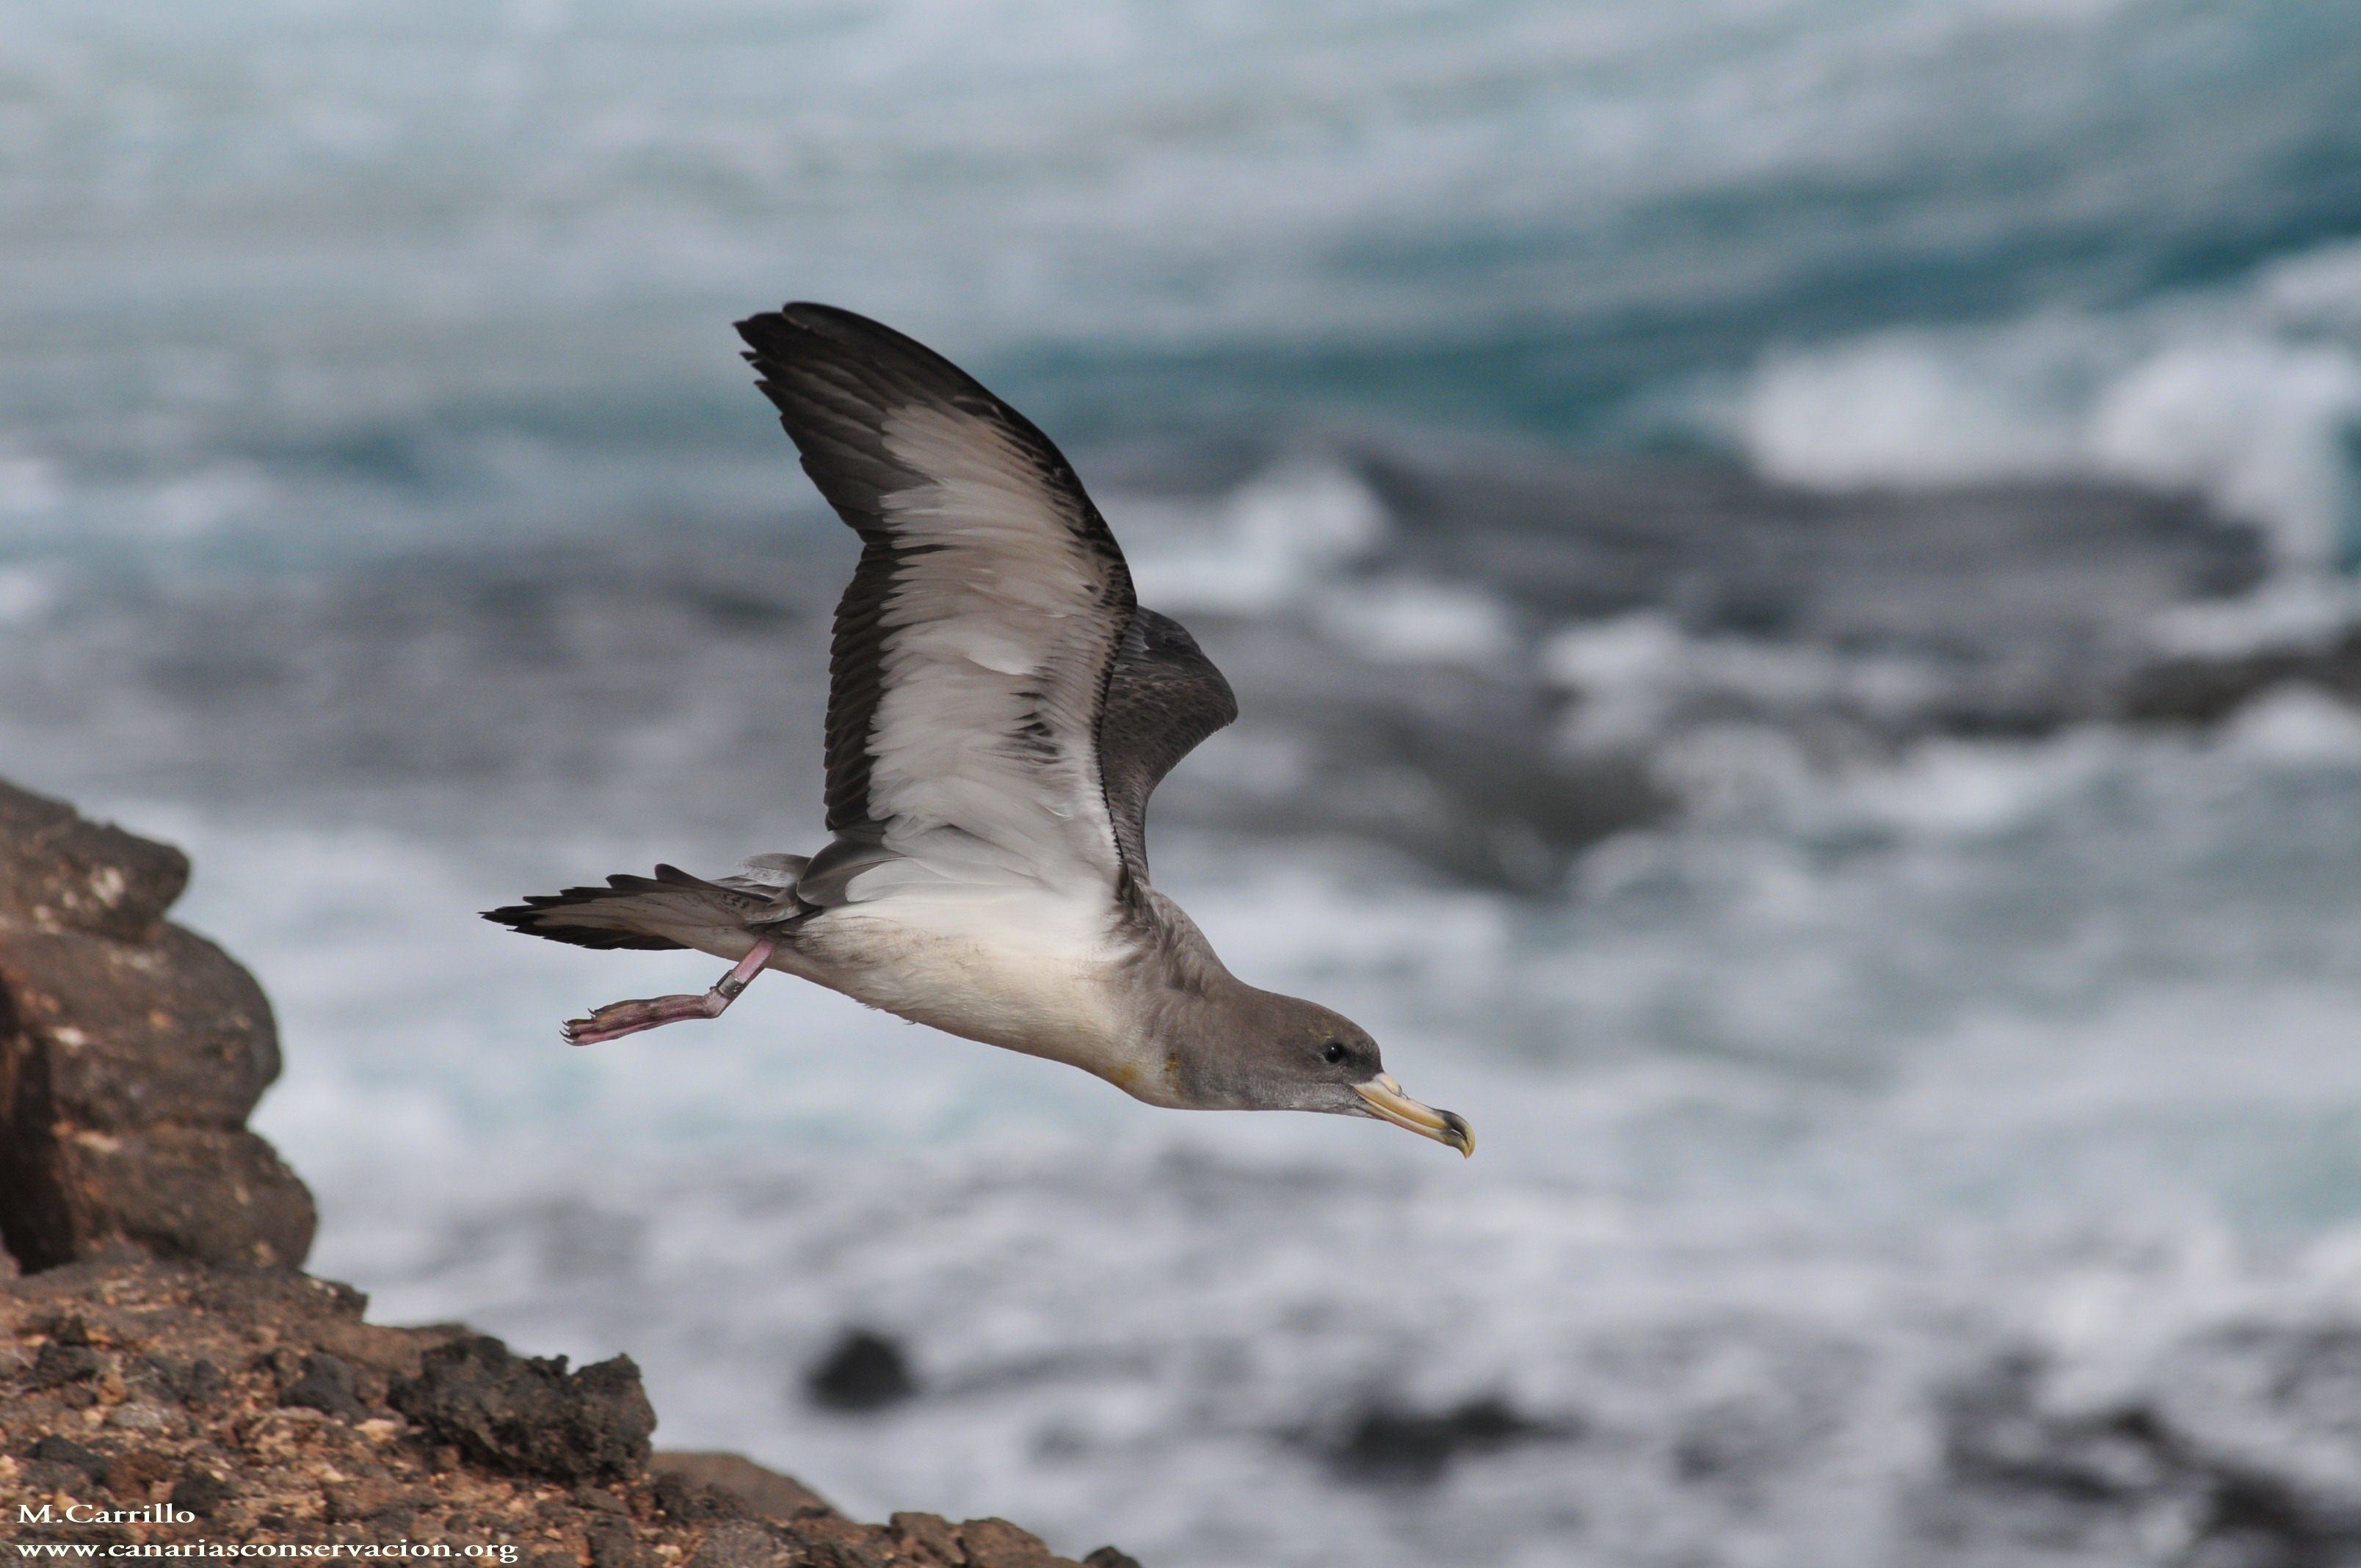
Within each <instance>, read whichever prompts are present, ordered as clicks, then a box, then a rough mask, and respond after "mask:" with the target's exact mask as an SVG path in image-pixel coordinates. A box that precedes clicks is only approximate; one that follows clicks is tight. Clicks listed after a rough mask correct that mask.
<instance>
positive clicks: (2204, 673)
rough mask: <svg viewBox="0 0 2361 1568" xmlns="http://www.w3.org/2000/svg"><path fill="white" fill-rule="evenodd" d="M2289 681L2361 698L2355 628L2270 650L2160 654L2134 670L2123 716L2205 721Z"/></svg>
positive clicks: (2359, 639) (2359, 634)
mask: <svg viewBox="0 0 2361 1568" xmlns="http://www.w3.org/2000/svg"><path fill="white" fill-rule="evenodd" d="M2290 682H2301V683H2302V684H2304V685H2310V686H2316V687H2318V688H2319V689H2320V690H2322V691H2324V692H2327V693H2329V694H2330V695H2331V696H2337V697H2342V698H2343V699H2344V700H2345V701H2346V702H2348V703H2361V630H2356V631H2354V632H2352V633H2350V634H2348V635H2347V636H2345V637H2343V638H2340V639H2338V640H2337V641H2334V642H2333V643H2331V644H2329V645H2328V646H2326V647H2322V648H2287V649H2274V650H2271V651H2269V652H2258V653H2250V654H2246V655H2244V656H2241V657H2237V658H2230V659H2186V658H2183V659H2166V660H2160V661H2158V663H2154V664H2151V665H2148V666H2147V667H2146V668H2145V669H2142V670H2141V671H2139V672H2138V674H2136V675H2135V676H2134V677H2133V679H2132V680H2131V682H2130V683H2129V684H2128V685H2126V687H2125V691H2124V695H2123V711H2124V716H2125V718H2134V719H2140V720H2145V721H2148V722H2157V721H2165V722H2180V723H2190V724H2211V723H2214V722H2216V721H2218V720H2220V719H2224V718H2228V717H2229V716H2230V715H2231V714H2232V713H2234V712H2235V711H2236V710H2237V708H2238V707H2239V706H2240V705H2241V704H2243V703H2245V702H2246V700H2247V699H2249V698H2250V697H2253V696H2256V695H2257V694H2258V693H2261V692H2266V691H2268V690H2270V689H2271V688H2272V687H2273V686H2279V685H2287V684H2289V683H2290Z"/></svg>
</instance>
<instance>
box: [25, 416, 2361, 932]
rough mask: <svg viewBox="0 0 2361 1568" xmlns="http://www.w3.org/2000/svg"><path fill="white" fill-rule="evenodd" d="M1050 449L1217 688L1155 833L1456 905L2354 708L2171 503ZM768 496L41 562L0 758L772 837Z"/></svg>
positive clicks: (772, 545)
mask: <svg viewBox="0 0 2361 1568" xmlns="http://www.w3.org/2000/svg"><path fill="white" fill-rule="evenodd" d="M1078 459H1079V460H1080V462H1081V464H1082V471H1083V473H1084V474H1085V475H1086V476H1087V477H1088V478H1089V479H1090V482H1091V484H1092V487H1093V493H1094V494H1095V495H1096V496H1097V498H1098V499H1099V500H1100V502H1101V504H1102V505H1103V507H1104V510H1106V512H1107V514H1108V516H1109V518H1110V520H1111V521H1112V522H1113V523H1114V525H1115V530H1116V532H1117V533H1118V535H1119V536H1120V537H1121V538H1122V540H1123V542H1124V544H1125V548H1126V552H1127V553H1128V554H1129V555H1130V557H1131V561H1132V565H1133V568H1134V573H1135V576H1136V577H1137V580H1138V584H1139V590H1140V595H1141V598H1142V599H1143V601H1144V602H1147V603H1149V604H1151V605H1153V606H1155V607H1156V608H1158V609H1162V610H1164V611H1166V612H1167V613H1170V614H1172V615H1174V616H1176V617H1178V618H1179V619H1180V620H1182V621H1183V622H1184V623H1186V624H1187V625H1188V626H1189V627H1190V628H1191V630H1192V631H1194V632H1195V634H1196V635H1197V637H1198V639H1199V641H1201V642H1202V644H1203V645H1204V647H1205V649H1206V650H1207V652H1209V653H1211V654H1212V655H1213V658H1214V659H1215V661H1216V662H1217V663H1220V664H1221V666H1222V667H1223V669H1224V672H1225V673H1226V674H1228V675H1229V677H1230V680H1231V682H1232V684H1233V685H1235V687H1236V688H1237V691H1238V694H1239V697H1240V704H1241V708H1242V717H1241V719H1240V722H1239V723H1238V724H1237V725H1236V726H1235V727H1234V728H1233V729H1229V730H1226V731H1224V732H1223V733H1222V734H1220V735H1218V736H1216V737H1214V738H1213V740H1211V741H1209V742H1208V743H1207V744H1206V745H1205V746H1204V747H1203V748H1202V750H1201V751H1200V752H1199V753H1198V754H1197V755H1196V756H1195V757H1193V758H1192V759H1191V761H1190V762H1189V763H1188V764H1187V765H1185V766H1183V767H1182V768H1180V770H1179V771H1178V772H1177V773H1176V774H1175V775H1174V777H1173V778H1172V779H1171V780H1170V781H1169V782H1168V784H1166V785H1165V787H1164V788H1163V790H1162V791H1161V792H1160V793H1159V797H1158V817H1159V821H1163V822H1170V823H1186V824H1191V825H1193V826H1196V827H1200V828H1209V829H1212V830H1213V831H1215V832H1220V833H1236V834H1245V835H1271V834H1278V835H1285V836H1290V837H1293V836H1300V835H1304V834H1341V835H1345V836H1348V837H1351V838H1356V839H1361V840H1364V841H1375V842H1378V843H1381V844H1385V845H1388V846H1389V847H1391V848H1392V849H1394V850H1398V851H1400V852H1402V853H1404V854H1406V855H1407V856H1409V857H1410V858H1411V859H1413V860H1415V861H1419V862H1421V863H1422V864H1424V865H1426V866H1428V867H1430V868H1431V869H1433V871H1434V872H1437V873H1439V874H1441V875H1443V876H1445V877H1449V878H1453V879H1456V880H1462V881H1466V882H1472V883H1483V884H1490V885H1496V886H1506V887H1510V888H1517V889H1522V890H1528V891H1531V890H1538V889H1541V888H1544V887H1547V886H1549V885H1551V884H1552V883H1554V880H1555V879H1556V878H1557V877H1558V876H1559V875H1560V874H1561V873H1562V872H1564V870H1565V867H1566V866H1567V864H1568V863H1569V862H1570V861H1571V859H1572V857H1573V856H1574V855H1576V853H1577V852H1579V850H1581V849H1582V848H1583V847H1585V846H1587V845H1588V844H1590V843H1593V842H1595V841H1597V840H1598V839H1601V838H1604V837H1606V836H1608V835H1610V834H1613V833H1616V832H1619V831H1621V830H1624V829H1626V828H1632V827H1636V826H1643V825H1647V824H1650V823H1654V822H1659V821H1662V820H1664V819H1666V818H1667V817H1673V816H1675V815H1677V814H1678V813H1679V812H1680V811H1681V810H1682V808H1683V804H1684V802H1683V798H1682V790H1683V784H1682V778H1683V776H1684V775H1685V772H1686V769H1687V764H1686V762H1684V761H1683V758H1684V756H1685V755H1686V753H1687V752H1688V751H1693V750H1694V749H1695V747H1694V746H1693V744H1692V743H1693V742H1695V741H1696V740H1697V739H1698V738H1699V737H1700V736H1706V737H1714V736H1721V737H1727V736H1729V735H1730V734H1733V733H1737V732H1741V731H1742V732H1744V733H1745V734H1747V735H1750V736H1752V737H1753V738H1755V739H1756V740H1766V739H1767V740H1768V742H1769V743H1770V744H1771V745H1773V747H1775V748H1777V749H1780V750H1782V751H1783V752H1784V754H1787V755H1789V756H1791V757H1792V759H1793V761H1794V762H1795V765H1797V766H1800V767H1805V768H1817V769H1822V770H1828V769H1840V768H1843V767H1846V766H1850V765H1854V764H1860V763H1869V764H1875V763H1877V762H1882V761H1888V760H1891V759H1892V758H1893V757H1894V756H1895V755H1896V754H1898V753H1899V752H1900V751H1903V750H1905V749H1906V748H1908V747H1910V746H1912V745H1914V744H1916V743H1919V742H1921V741H1924V740H1928V739H1930V738H1941V737H1960V738H1975V739H1993V738H2000V739H2004V740H2005V739H2016V740H2031V739H2036V738H2038V737H2041V736H2044V735H2048V734H2053V733H2056V732H2058V731H2060V730H2062V729H2069V728H2070V727H2073V726H2076V725H2082V724H2093V723H2118V724H2130V725H2136V726H2158V725H2163V726H2203V725H2208V724H2211V723H2213V722H2215V721H2217V720H2219V719H2221V718H2224V717H2225V716H2227V715H2229V714H2230V713H2232V712H2233V711H2234V710H2235V709H2236V708H2237V707H2239V706H2240V705H2241V704H2243V703H2245V702H2246V701H2247V700H2248V699H2250V698H2253V697H2255V696H2257V695H2258V694H2261V693H2263V692H2265V691H2267V690H2268V689H2270V688H2271V687H2273V686H2275V685H2282V684H2285V683H2289V682H2300V683H2306V684H2309V685H2313V686H2316V687H2319V688H2322V689H2324V690H2326V691H2328V692H2329V693H2331V694H2332V695H2336V696H2342V697H2344V698H2345V699H2347V700H2349V699H2351V698H2352V697H2353V696H2356V694H2361V631H2356V622H2355V619H2354V615H2353V609H2354V607H2353V606H2352V605H2351V604H2350V603H2349V602H2346V600H2347V599H2349V595H2346V596H2345V598H2339V597H2338V596H2339V595H2340V594H2343V593H2344V589H2343V588H2341V587H2338V586H2337V585H2336V584H2335V583H2334V581H2333V580H2332V579H2329V578H2310V579H2305V578H2302V577H2301V574H2294V575H2290V573H2288V572H2287V571H2285V570H2283V569H2282V566H2281V565H2277V564H2275V563H2274V562H2273V561H2272V560H2271V559H2270V556H2269V551H2268V547H2267V543H2266V542H2265V541H2264V540H2263V539H2262V537H2261V536H2260V534H2259V533H2258V532H2257V531H2256V530H2255V529H2253V528H2250V527H2247V526H2246V525H2244V524H2242V523H2239V522H2236V521H2231V520H2225V519H2224V518H2222V517H2220V516H2218V515H2216V514H2214V513H2213V512H2212V511H2209V510H2207V509H2206V507H2205V506H2204V505H2203V504H2202V502H2200V501H2199V500H2197V499H2193V498H2184V497H2174V496H2169V495H2160V494H2158V493H2155V492H2151V491H2147V490H2141V489H2137V488H2130V487H2111V486H2105V485H2099V484H2092V483H2081V482H2071V483H2070V482H2032V481H2026V482H2011V483H1998V484H1990V485H1982V486H1964V487H1959V488H1950V489H1930V490H1922V491H1899V490H1856V491H1849V492H1836V491H1825V490H1812V489H1806V488H1796V487H1793V486H1784V485H1779V484H1774V483H1771V482H1768V481H1765V480H1763V479H1760V478H1757V477H1752V476H1750V475H1748V474H1747V473H1745V472H1743V471H1741V470H1740V469H1737V468H1735V467H1732V466H1728V465H1723V464H1717V463H1709V462H1705V461H1691V460H1676V459H1671V458H1653V459H1642V458H1637V457H1619V458H1601V457H1581V456H1574V455H1564V454H1554V453H1548V452H1542V451H1535V450H1533V449H1530V448H1518V447H1503V446H1500V445H1498V444H1478V443H1472V442H1468V443H1455V442H1453V441H1450V440H1446V439H1444V438H1439V437H1433V436H1414V437H1413V436H1409V435H1402V434H1399V433H1397V434H1389V435H1385V436H1383V437H1380V436H1378V435H1375V434H1369V433H1359V434H1354V433H1345V434H1337V435H1334V436H1331V437H1326V438H1322V439H1317V440H1313V439H1308V438H1307V439H1304V440H1299V441H1295V442H1293V443H1292V444H1273V443H1257V442H1253V441H1239V442H1235V443H1226V444H1225V443H1223V442H1219V441H1212V440H1196V441H1189V442H1176V443H1171V444H1163V445H1157V444H1134V445H1131V446H1126V447H1122V448H1117V449H1108V450H1102V451H1097V452H1084V453H1082V454H1078ZM779 509H780V511H774V512H772V513H769V514H766V515H762V516H751V515H750V516H745V517H727V516H690V517H685V518H670V517H667V518H649V519H646V520H644V521H642V523H640V524H637V525H633V526H628V527H625V526H609V527H608V528H606V529H604V530H602V531H599V532H580V533H569V534H568V535H566V537H564V538H562V539H555V540H553V539H550V538H548V537H546V536H543V537H540V538H534V537H530V536H525V535H519V536H516V537H512V538H510V539H508V540H507V541H505V542H502V541H498V540H487V541H486V542H484V543H481V544H480V545H478V546H473V547H470V548H467V549H464V550H461V549H455V548H443V549H440V550H437V551H435V552H433V553H418V554H406V555H394V554H380V555H377V556H374V557H372V558H368V559H358V558H348V559H345V560H341V561H326V560H324V561H315V562H313V563H312V564H310V565H302V566H294V565H290V566H286V567H283V568H279V569H274V570H272V571H270V572H256V571H251V570H247V569H243V568H224V569H220V570H214V571H211V572H205V571H182V572H179V573H175V574H166V573H160V572H159V573H157V574H155V575H153V576H144V575H142V569H141V568H140V567H138V566H137V565H126V564H123V563H120V562H115V563H110V564H108V565H107V566H106V567H105V568H104V570H101V569H98V568H96V567H93V568H91V569H88V570H83V571H80V572H77V571H74V570H69V569H66V568H59V569H57V570H55V571H53V572H51V573H50V574H49V576H44V577H43V578H41V579H40V580H39V581H38V582H37V583H34V584H32V586H31V587H25V588H24V591H22V592H21V593H19V594H18V596H17V597H18V598H19V599H20V600H21V601H22V603H21V606H20V608H19V609H17V610H16V612H15V614H14V615H13V616H12V617H6V618H0V749H5V747H6V746H7V744H8V743H9V742H10V741H11V740H16V741H19V742H21V743H23V745H24V746H26V747H29V746H30V745H31V744H32V742H33V741H34V740H36V738H38V740H39V754H40V755H42V756H43V757H44V759H45V763H44V765H45V766H46V767H47V768H48V769H49V772H48V773H47V774H45V777H48V778H50V779H54V780H56V781H60V784H63V783H64V782H65V781H72V782H71V787H73V788H75V789H78V790H88V791H96V792H102V793H104V794H105V795H109V796H110V797H113V798H123V797H126V796H130V797H140V796H146V795H161V796H162V797H164V798H169V799H190V798H198V799H203V800H208V801H214V802H237V803H242V804H245V805H247V806H259V807H269V806H276V805H278V804H280V803H286V804H289V805H293V806H298V807H299V808H300V809H302V810H303V811H304V812H305V813H306V814H317V813H320V812H322V811H325V812H326V813H327V814H328V815H331V816H336V815H343V814H346V813H356V814H357V815H360V816H362V817H367V818H368V819H371V820H379V821H382V820H386V819H387V818H388V817H389V815H398V814H401V813H403V812H412V813H416V814H421V815H423V816H427V817H434V816H437V815H447V812H445V806H446V804H447V797H448V796H449V795H450V794H451V793H452V792H454V791H458V792H462V793H464V794H465V795H466V798H467V802H468V812H469V815H470V817H471V819H474V820H478V821H488V820H489V819H491V818H495V817H502V816H503V814H505V815H506V817H509V818H511V819H514V820H521V821H523V820H530V821H541V820H545V819H546V817H547V816H548V814H549V813H550V812H551V811H553V810H562V812H563V813H564V815H565V817H566V819H567V820H569V821H572V822H576V823H630V822H637V821H642V820H644V819H645V818H646V817H649V816H650V815H651V813H655V814H660V815H662V816H663V817H664V818H665V819H666V820H667V821H668V822H671V823H674V824H677V825H683V826H687V825H695V824H705V825H710V826H711V827H713V828H715V829H716V833H717V839H727V840H728V842H729V844H730V846H731V848H730V849H729V850H727V851H725V852H726V853H728V854H730V856H731V857H732V858H734V856H735V855H736V854H742V853H745V852H748V851H750V850H764V849H782V848H794V847H796V846H797V845H798V844H800V842H801V839H803V838H806V837H808V836H809V833H810V832H812V831H816V830H817V816H818V813H817V805H818V769H819V747H818V737H819V735H820V733H821V728H822V724H821V718H822V713H823V709H824V707H825V703H826V697H827V645H828V626H829V611H830V608H831V606H832V605H833V603H834V600H835V598H836V595H837V593H838V592H839V590H840V588H841V587H842V586H843V583H844V581H845V580H846V578H847V576H849V574H850V572H851V565H852V557H853V554H854V541H853V540H852V538H851V534H850V532H848V531H847V530H845V529H844V528H842V526H841V525H840V524H839V523H838V522H837V521H835V520H834V519H833V518H831V517H829V516H827V515H826V514H824V513H821V512H820V511H818V508H817V503H816V502H815V501H813V499H811V498H810V497H808V496H807V495H805V494H803V493H802V491H801V489H800V488H799V486H798V485H796V483H794V482H793V475H792V473H791V472H790V471H789V470H787V469H785V468H784V467H783V468H782V471H781V494H780V498H779ZM781 512H784V513H785V516H784V517H783V516H782V515H780V513H781ZM20 587H22V585H20ZM2312 590H2317V591H2312ZM2307 592H2311V598H2309V599H2307V598H2306V593H2307ZM2315 601H2316V602H2315ZM340 803H341V804H340ZM750 828H752V830H754V831H755V832H756V834H757V837H755V838H752V839H750V838H747V837H746V835H747V833H748V832H749V830H750ZM764 835H767V836H764ZM774 837H775V838H777V839H778V841H776V842H774V841H771V840H772V838H774ZM790 838H792V839H794V841H793V842H790V841H789V839H790ZM727 863H729V862H728V861H720V862H719V864H718V865H717V866H716V867H714V868H711V869H719V865H726V864H727ZM692 869H694V868H692Z"/></svg>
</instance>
